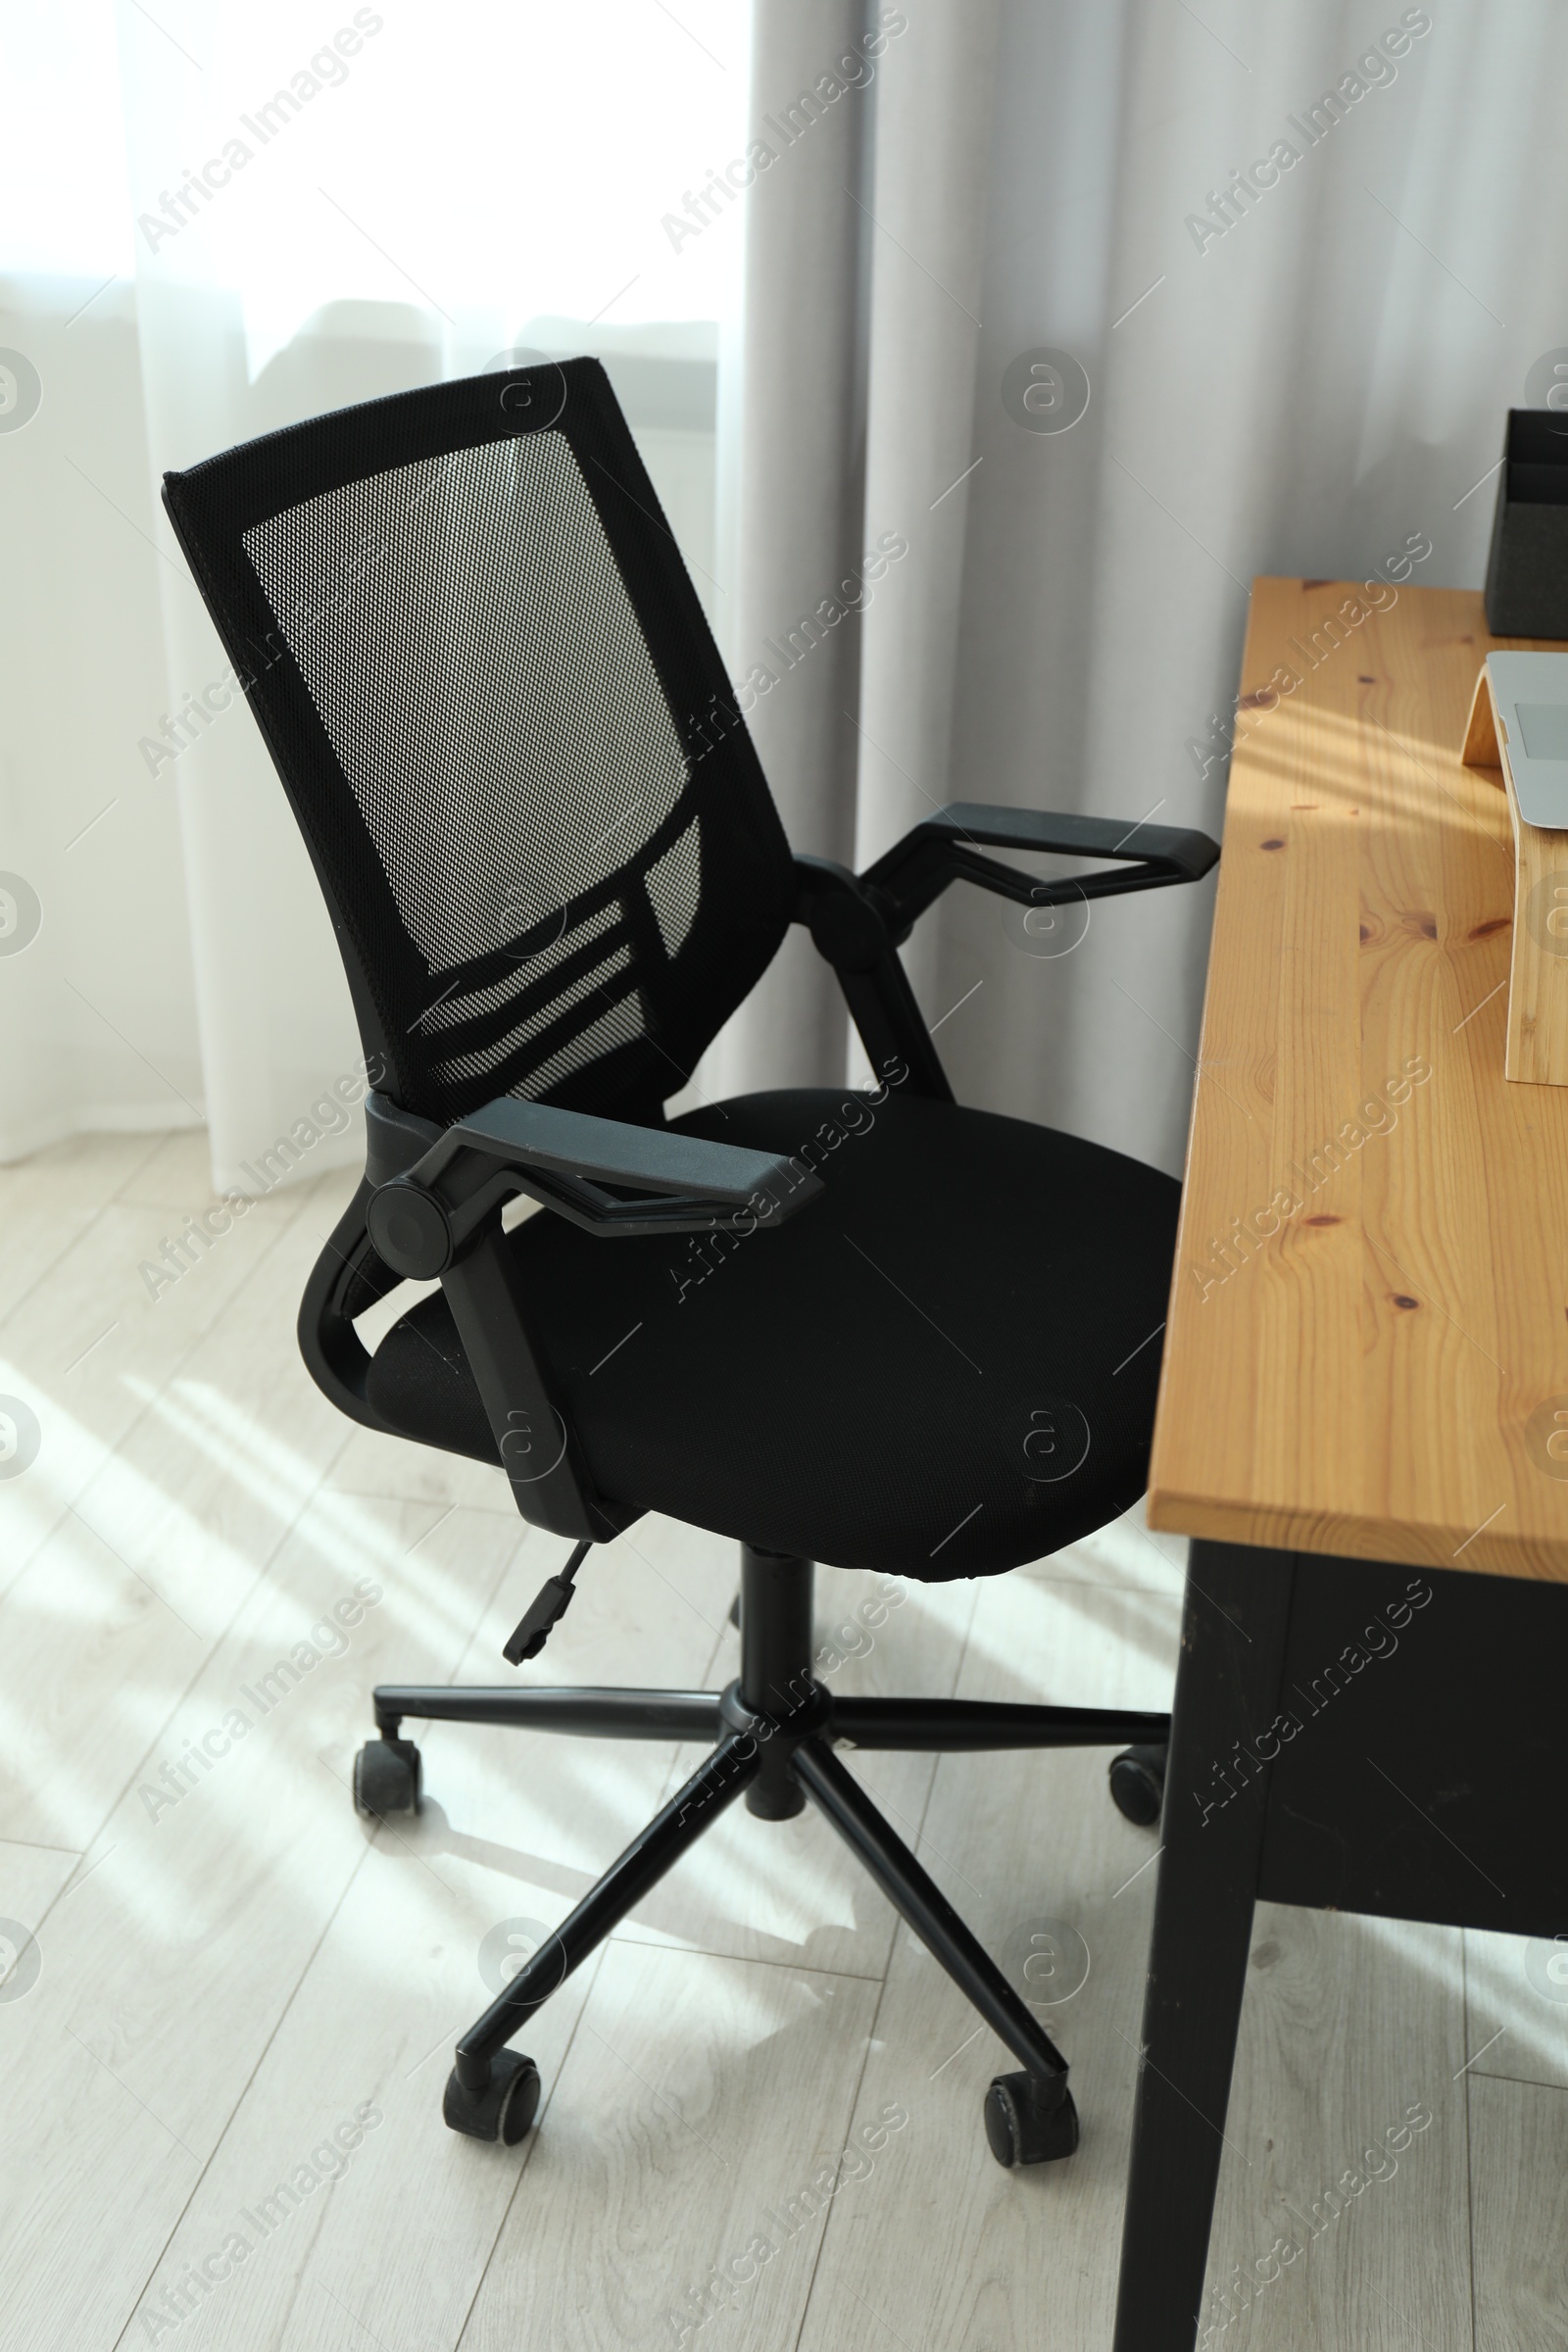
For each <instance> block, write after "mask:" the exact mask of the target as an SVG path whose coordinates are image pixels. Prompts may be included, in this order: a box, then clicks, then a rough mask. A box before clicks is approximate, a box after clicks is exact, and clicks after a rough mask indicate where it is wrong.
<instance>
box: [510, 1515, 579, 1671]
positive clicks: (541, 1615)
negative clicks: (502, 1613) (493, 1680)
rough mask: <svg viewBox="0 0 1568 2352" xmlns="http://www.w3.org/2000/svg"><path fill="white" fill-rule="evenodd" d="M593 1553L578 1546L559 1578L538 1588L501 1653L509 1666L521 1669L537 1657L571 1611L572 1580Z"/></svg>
mask: <svg viewBox="0 0 1568 2352" xmlns="http://www.w3.org/2000/svg"><path fill="white" fill-rule="evenodd" d="M592 1549H593V1545H592V1544H578V1545H577V1547H576V1549H575V1551H573V1553H572V1555H571V1557H570V1559H569V1560H568V1561H567V1562H566V1565H565V1566H564V1568H563V1570H562V1571H561V1574H560V1575H559V1576H552V1577H547V1578H546V1580H545V1582H544V1583H543V1584H542V1585H541V1586H540V1588H539V1590H538V1592H537V1593H535V1595H534V1597H533V1600H532V1601H531V1602H530V1604H529V1606H528V1609H527V1612H526V1614H525V1615H524V1617H523V1619H522V1622H521V1624H520V1625H519V1626H518V1627H517V1630H516V1632H515V1634H514V1635H513V1637H512V1639H511V1641H510V1642H508V1643H507V1644H506V1647H505V1648H504V1649H503V1651H502V1653H501V1654H502V1656H503V1657H504V1658H505V1659H506V1660H507V1661H508V1663H509V1664H510V1665H513V1666H520V1665H522V1663H523V1662H524V1660H525V1659H527V1658H536V1657H537V1656H538V1655H539V1652H540V1651H541V1650H542V1649H543V1647H544V1645H545V1643H546V1642H548V1641H549V1639H550V1636H551V1634H552V1632H553V1631H554V1629H555V1628H556V1627H557V1626H558V1625H559V1624H560V1623H561V1620H562V1618H563V1617H564V1615H565V1614H566V1611H567V1610H568V1609H569V1608H570V1606H571V1596H572V1594H573V1593H574V1592H575V1590H576V1587H575V1585H574V1584H573V1582H572V1579H573V1578H574V1577H575V1576H576V1573H577V1571H578V1569H579V1568H580V1567H581V1566H582V1564H583V1561H584V1560H585V1559H586V1558H587V1556H588V1554H589V1552H590V1551H591V1550H592Z"/></svg>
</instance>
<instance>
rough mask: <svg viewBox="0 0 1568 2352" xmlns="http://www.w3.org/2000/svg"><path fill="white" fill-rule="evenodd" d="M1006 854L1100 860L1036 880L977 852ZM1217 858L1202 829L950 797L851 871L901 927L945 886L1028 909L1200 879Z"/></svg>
mask: <svg viewBox="0 0 1568 2352" xmlns="http://www.w3.org/2000/svg"><path fill="white" fill-rule="evenodd" d="M981 844H984V845H986V846H987V847H989V848H995V849H1006V850H1034V851H1041V850H1051V851H1056V852H1058V853H1060V854H1062V855H1064V856H1069V857H1074V858H1112V859H1114V860H1115V861H1116V862H1115V863H1113V864H1112V865H1111V866H1109V867H1107V868H1105V869H1103V871H1101V872H1099V873H1092V874H1080V875H1076V876H1073V877H1070V878H1069V877H1062V878H1061V879H1059V880H1054V881H1042V880H1040V879H1039V878H1038V877H1037V876H1035V875H1033V874H1026V873H1021V872H1020V871H1019V869H1018V868H1017V867H1016V866H1012V865H1003V864H1001V863H999V861H998V860H997V859H996V858H983V857H982V856H981V855H980V845H981ZM1218 857H1219V845H1218V843H1217V842H1213V841H1210V840H1209V838H1208V835H1207V834H1206V833H1193V832H1188V831H1186V830H1184V829H1181V828H1178V827H1176V826H1173V825H1151V824H1147V823H1143V822H1139V821H1134V822H1132V823H1129V822H1127V820H1126V819H1125V818H1121V817H1112V816H1076V815H1073V814H1070V813H1067V812H1054V811H1051V810H1047V809H993V808H988V807H985V806H983V805H981V804H979V803H976V802H970V801H956V802H954V803H952V804H951V805H950V806H949V807H948V808H946V809H938V810H937V812H936V814H935V816H928V817H926V818H924V819H923V821H922V822H921V823H919V824H918V825H915V826H914V827H913V828H912V830H911V831H909V832H908V833H907V834H906V835H905V837H904V839H903V840H902V841H901V842H897V843H895V845H894V847H893V848H892V849H891V850H889V851H888V853H887V855H886V857H884V858H878V859H877V861H876V863H875V864H874V865H872V866H868V867H867V868H866V871H865V872H864V873H863V874H861V875H860V876H859V881H860V884H861V886H862V888H864V889H866V890H868V891H870V892H872V893H873V894H875V896H876V897H877V898H878V899H879V900H880V901H881V903H882V905H883V907H884V909H885V911H886V913H887V915H888V917H889V918H890V919H891V920H892V922H893V924H894V926H895V927H896V928H897V929H898V930H899V931H900V932H901V933H902V934H903V935H904V936H906V937H907V933H908V927H909V925H910V924H911V923H913V921H914V920H915V918H916V917H917V916H918V915H921V914H923V913H924V912H925V910H926V908H927V907H929V906H930V905H931V904H932V902H933V901H934V900H936V899H938V898H940V897H941V895H942V893H943V891H945V890H946V889H947V887H948V885H949V883H950V882H956V881H958V880H960V879H961V880H963V881H966V882H978V883H979V884H980V886H981V888H982V889H984V890H993V891H997V892H999V893H1000V894H1001V895H1002V896H1003V897H1004V898H1008V899H1016V900H1018V901H1019V902H1020V903H1022V904H1024V905H1027V906H1033V907H1051V906H1059V905H1061V904H1063V903H1066V902H1070V901H1072V900H1077V899H1105V898H1114V897H1119V896H1121V895H1123V894H1124V893H1126V892H1128V891H1134V890H1158V889H1162V888H1163V887H1164V886H1165V885H1166V884H1167V883H1172V882H1197V881H1200V880H1201V878H1202V876H1203V875H1204V874H1206V873H1207V872H1208V871H1209V868H1210V867H1211V866H1212V865H1213V864H1214V863H1215V861H1216V859H1217V858H1218Z"/></svg>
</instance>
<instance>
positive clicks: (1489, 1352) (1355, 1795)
mask: <svg viewBox="0 0 1568 2352" xmlns="http://www.w3.org/2000/svg"><path fill="white" fill-rule="evenodd" d="M1331 618H1332V619H1333V621H1334V624H1335V625H1334V628H1333V629H1332V630H1331V629H1329V628H1328V627H1327V626H1326V625H1325V624H1326V623H1327V622H1328V621H1329V620H1330V619H1331ZM1500 642H1503V641H1500V640H1496V639H1493V638H1491V637H1489V635H1488V634H1487V630H1486V625H1485V620H1484V617H1483V613H1482V606H1481V599H1480V597H1479V595H1476V594H1473V593H1470V592H1467V591H1460V590H1445V589H1426V590H1419V589H1409V588H1404V589H1400V590H1399V591H1398V592H1397V599H1396V601H1393V602H1392V603H1387V602H1386V603H1385V605H1384V609H1383V610H1381V611H1376V610H1371V609H1370V608H1369V604H1368V600H1367V597H1366V592H1365V590H1364V589H1363V588H1359V587H1357V586H1356V584H1354V583H1348V584H1347V583H1339V582H1311V583H1308V582H1302V581H1298V580H1259V581H1257V582H1256V583H1255V585H1254V589H1253V601H1252V613H1251V622H1250V630H1249V634H1248V642H1247V651H1246V656H1245V660H1244V665H1243V675H1242V698H1241V705H1240V709H1239V711H1238V721H1237V741H1236V750H1235V753H1234V757H1233V760H1232V766H1231V779H1230V793H1229V801H1228V807H1227V813H1226V822H1225V836H1224V855H1223V858H1222V860H1221V864H1220V878H1219V891H1218V898H1217V901H1216V908H1215V920H1214V935H1213V945H1212V950H1211V954H1210V959H1209V972H1208V989H1207V997H1206V1001H1205V1005H1204V1011H1203V1026H1202V1043H1201V1054H1200V1063H1199V1080H1198V1086H1197V1091H1196V1099H1195V1104H1194V1113H1193V1128H1192V1137H1191V1144H1190V1150H1189V1158H1188V1170H1187V1182H1186V1190H1185V1193H1184V1197H1183V1205H1182V1216H1181V1227H1180V1235H1179V1240H1178V1247H1177V1266H1176V1273H1175V1279H1174V1286H1173V1291H1172V1299H1171V1307H1170V1316H1169V1323H1168V1328H1167V1333H1166V1341H1165V1353H1164V1364H1163V1370H1162V1376H1161V1392H1160V1406H1159V1416H1158V1422H1157V1426H1156V1430H1155V1437H1154V1446H1153V1456H1152V1468H1151V1479H1150V1504H1149V1514H1150V1519H1151V1522H1152V1525H1154V1526H1155V1527H1159V1528H1165V1529H1170V1530H1173V1531H1175V1532H1177V1533H1181V1534H1186V1535H1190V1536H1192V1537H1193V1538H1195V1539H1196V1540H1195V1542H1194V1544H1193V1552H1192V1563H1191V1568H1190V1573H1189V1579H1188V1592H1187V1600H1186V1607H1185V1612H1184V1621H1183V1636H1182V1657H1181V1665H1180V1669H1179V1672H1178V1677H1177V1686H1176V1698H1175V1707H1174V1718H1173V1728H1172V1738H1171V1748H1170V1757H1169V1763H1168V1768H1167V1777H1166V1791H1165V1810H1164V1817H1163V1825H1162V1835H1163V1840H1164V1843H1163V1853H1162V1858H1161V1861H1160V1884H1159V1891H1158V1897H1157V1901H1156V1908H1155V1922H1154V1935H1153V1942H1152V1952H1151V1964H1150V1977H1149V1986H1148V1995H1147V2003H1146V2011H1145V2021H1144V2041H1145V2048H1146V2056H1145V2063H1144V2064H1143V2066H1142V2067H1141V2069H1140V2076H1139V2089H1138V2100H1137V2110H1136V2118H1135V2124H1134V2135H1133V2160H1132V2170H1131V2177H1130V2182H1129V2190H1128V2205H1127V2218H1126V2225H1125V2235H1124V2241H1123V2260H1122V2283H1121V2291H1120V2296H1119V2300H1118V2308H1117V2327H1116V2337H1115V2343H1116V2352H1190V2347H1191V2346H1192V2344H1193V2342H1194V2339H1195V2334H1196V2331H1197V2327H1198V2324H1199V2314H1200V2306H1201V2294H1202V2286H1203V2274H1204V2264H1205V2259H1206V2251H1207V2240H1208V2229H1209V2223H1210V2219H1211V2216H1212V2209H1213V2198H1214V2187H1215V2181H1216V2179H1217V2176H1218V2169H1219V2157H1220V2151H1221V2145H1222V2142H1221V2138H1220V2131H1221V2128H1222V2127H1223V2125H1224V2122H1225V2116H1226V2101H1227V2097H1228V2092H1229V2085H1230V2076H1231V2066H1232V2060H1233V2057H1234V2052H1235V2044H1236V2031H1237V2025H1238V2021H1239V2018H1240V2014H1241V2004H1242V1998H1243V1989H1244V1980H1245V1975H1246V1963H1247V1954H1248V1949H1249V1945H1250V1936H1251V1923H1252V1906H1253V1902H1254V1900H1255V1899H1256V1898H1258V1897H1263V1898H1266V1899H1269V1900H1274V1901H1280V1902H1295V1903H1305V1904H1314V1905H1319V1906H1324V1907H1334V1908H1339V1909H1346V1910H1359V1911H1371V1912H1379V1913H1385V1914H1389V1915H1393V1916H1397V1917H1403V1918H1412V1919H1429V1920H1442V1921H1446V1922H1448V1923H1450V1924H1453V1925H1463V1926H1473V1927H1487V1928H1495V1929H1502V1930H1504V1931H1510V1930H1511V1931H1513V1932H1515V1933H1518V1934H1522V1935H1533V1936H1551V1935H1553V1934H1556V1933H1557V1932H1558V1931H1560V1930H1563V1929H1568V1851H1565V1841H1564V1839H1563V1837H1562V1834H1561V1831H1560V1827H1559V1820H1558V1815H1559V1807H1558V1804H1557V1801H1556V1798H1555V1795H1553V1797H1552V1800H1551V1810H1550V1814H1549V1816H1548V1813H1547V1810H1546V1805H1545V1803H1544V1791H1546V1790H1548V1789H1549V1790H1553V1791H1555V1789H1557V1788H1558V1787H1559V1786H1560V1783H1561V1774H1562V1744H1563V1743H1562V1734H1561V1716H1562V1700H1561V1691H1562V1688H1563V1683H1564V1678H1565V1675H1568V1582H1565V1580H1568V1089H1564V1088H1558V1087H1546V1086H1522V1085H1510V1084H1508V1083H1506V1082H1505V1080H1504V1077H1503V1042H1504V1028H1505V1021H1506V1006H1507V987H1506V982H1507V975H1508V957H1509V930H1510V923H1511V918H1512V880H1513V852H1512V843H1511V838H1510V829H1509V819H1508V811H1507V807H1506V803H1505V801H1504V798H1503V796H1502V794H1501V793H1500V792H1498V791H1497V789H1496V788H1495V784H1494V783H1493V782H1492V781H1491V779H1490V778H1489V777H1487V776H1486V775H1485V774H1481V773H1478V772H1477V771H1476V770H1474V769H1468V768H1465V767H1464V766H1463V765H1462V764H1461V762H1460V758H1459V753H1460V747H1461V744H1462V742H1463V738H1464V731H1465V720H1466V714H1467V712H1468V711H1469V707H1470V698H1471V694H1472V691H1473V688H1474V685H1475V680H1476V673H1477V671H1478V669H1479V667H1480V664H1481V662H1482V659H1483V657H1484V656H1485V654H1486V653H1487V651H1488V650H1489V649H1490V648H1491V647H1492V646H1493V645H1495V644H1497V643H1500ZM1508 642H1510V643H1514V644H1518V643H1520V642H1521V641H1520V640H1510V641H1508ZM1291 679H1294V680H1295V681H1296V683H1295V684H1294V686H1292V687H1291V688H1290V690H1289V691H1287V692H1281V691H1280V689H1281V688H1282V687H1284V686H1286V685H1287V683H1288V681H1289V680H1291ZM1559 1414H1560V1415H1561V1416H1562V1418H1561V1420H1560V1421H1559V1420H1558V1418H1557V1416H1558V1415H1559ZM1373 1563H1376V1564H1373ZM1478 1572H1479V1573H1478ZM1378 2333H1379V2325H1378V2315H1377V2314H1375V2313H1374V2312H1372V2311H1370V2310H1369V2311H1368V2314H1367V2340H1369V2341H1370V2340H1374V2339H1375V2338H1376V2336H1377V2335H1378Z"/></svg>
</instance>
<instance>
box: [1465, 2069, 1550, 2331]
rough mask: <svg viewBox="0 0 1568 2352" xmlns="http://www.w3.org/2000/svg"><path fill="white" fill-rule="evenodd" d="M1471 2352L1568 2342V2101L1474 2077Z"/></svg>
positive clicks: (1537, 2088)
mask: <svg viewBox="0 0 1568 2352" xmlns="http://www.w3.org/2000/svg"><path fill="white" fill-rule="evenodd" d="M1469 2083H1470V2156H1471V2174H1470V2178H1471V2190H1470V2196H1471V2217H1472V2228H1473V2229H1474V2235H1475V2326H1476V2332H1475V2352H1562V2346H1563V2345H1564V2344H1565V2343H1568V2266H1565V2265H1564V2262H1563V2247H1564V2245H1565V2244H1568V2095H1565V2094H1564V2092H1563V2091H1561V2090H1558V2089H1547V2088H1544V2087H1543V2086H1541V2085H1539V2084H1536V2083H1524V2082H1495V2081H1489V2080H1488V2078H1487V2077H1485V2076H1479V2077H1478V2076H1475V2075H1472V2076H1471V2077H1470V2078H1469Z"/></svg>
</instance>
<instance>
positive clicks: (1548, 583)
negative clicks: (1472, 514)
mask: <svg viewBox="0 0 1568 2352" xmlns="http://www.w3.org/2000/svg"><path fill="white" fill-rule="evenodd" d="M1487 626H1488V628H1489V629H1490V630H1491V631H1492V633H1493V635H1494V636H1495V637H1564V638H1568V415H1563V416H1559V415H1558V414H1557V413H1556V412H1555V411H1554V410H1552V409H1510V410H1509V411H1508V429H1507V432H1506V433H1505V434H1504V436H1503V443H1502V478H1501V480H1500V481H1499V483H1498V485H1497V514H1496V519H1495V522H1494V523H1493V526H1492V554H1491V556H1490V557H1489V558H1488V561H1487Z"/></svg>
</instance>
